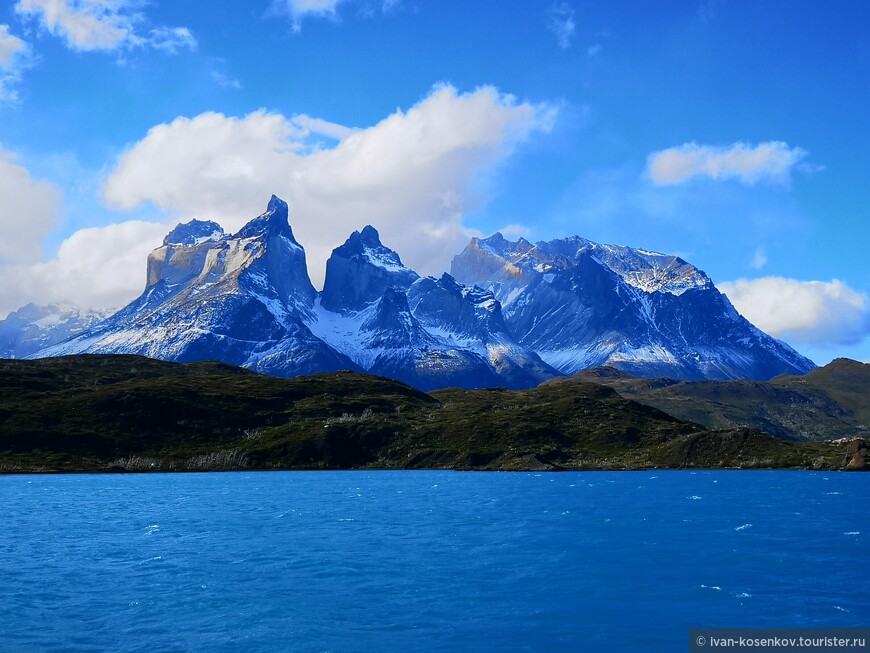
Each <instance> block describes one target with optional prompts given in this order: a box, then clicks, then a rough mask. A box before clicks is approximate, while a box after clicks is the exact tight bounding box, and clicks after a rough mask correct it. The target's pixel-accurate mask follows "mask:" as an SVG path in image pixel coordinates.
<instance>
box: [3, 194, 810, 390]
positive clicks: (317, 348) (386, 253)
mask: <svg viewBox="0 0 870 653" xmlns="http://www.w3.org/2000/svg"><path fill="white" fill-rule="evenodd" d="M0 326H2V323H0ZM27 353H28V354H31V356H32V357H47V356H58V355H66V354H81V353H101V354H109V353H112V354H140V355H145V356H149V357H152V358H159V359H164V360H170V361H182V362H183V361H195V360H206V359H211V360H219V361H223V362H226V363H231V364H235V365H241V366H244V367H247V368H250V369H253V370H256V371H259V372H263V373H267V374H271V375H275V376H284V377H293V376H298V375H302V374H310V373H314V372H325V371H335V370H341V369H345V370H353V371H366V372H369V373H373V374H377V375H381V376H386V377H390V378H393V379H397V380H400V381H403V382H405V383H408V384H410V385H413V386H415V387H417V388H420V389H422V390H431V389H435V388H442V387H449V386H458V387H465V388H479V387H508V388H529V387H533V386H536V385H538V384H540V383H541V382H543V381H545V380H547V379H550V378H552V377H554V376H559V375H563V374H572V373H574V372H576V371H577V370H579V369H584V368H588V367H594V366H599V365H605V364H606V365H611V366H614V367H617V368H620V369H623V370H626V371H630V372H632V373H634V374H640V375H656V376H669V377H673V378H683V379H702V378H712V379H733V378H752V379H768V378H771V377H773V376H775V375H777V374H782V373H790V374H802V373H805V372H807V371H809V370H810V369H812V368H813V367H814V365H813V364H812V362H810V361H809V360H807V359H806V358H804V357H802V356H800V355H799V354H797V353H796V352H795V351H794V350H792V349H791V348H789V347H788V346H787V345H785V344H784V343H782V342H780V341H778V340H775V339H774V338H771V337H770V336H768V335H766V334H764V333H762V332H761V331H759V330H758V329H757V328H755V327H754V326H753V325H751V324H750V323H749V322H748V321H747V320H745V319H744V318H743V317H741V316H740V315H739V314H738V313H737V311H735V310H734V308H733V307H732V306H731V303H730V302H729V301H728V299H727V297H725V296H724V295H722V294H721V293H719V291H718V290H716V288H715V286H714V285H713V283H712V281H710V279H709V278H708V277H707V276H706V275H705V274H704V273H703V272H701V271H700V270H698V269H697V268H695V267H694V266H692V265H690V264H689V263H687V262H685V261H683V260H682V259H679V258H677V257H674V256H667V255H664V254H657V253H653V252H647V251H644V250H638V249H631V248H628V247H614V246H610V245H600V244H597V243H592V242H591V241H587V240H584V239H581V238H576V237H575V238H570V239H565V240H556V241H550V242H542V243H538V244H536V245H533V244H532V243H529V242H528V241H525V240H523V239H520V240H519V241H517V242H511V241H508V240H506V239H505V238H503V237H502V236H501V235H500V234H496V235H495V236H492V237H490V238H487V239H476V238H475V239H472V241H471V244H470V245H469V246H468V247H467V248H466V249H465V251H463V252H462V253H461V254H460V255H458V256H457V257H456V258H455V259H454V262H453V268H452V274H444V275H442V276H441V277H440V278H436V277H421V276H420V275H419V274H417V273H416V272H415V271H413V270H411V269H410V268H408V267H407V266H405V265H404V264H403V263H402V261H401V258H400V257H399V255H398V254H397V253H396V252H395V251H393V250H391V249H389V248H388V247H387V246H385V245H384V244H383V243H381V241H380V235H379V234H378V232H377V230H376V229H374V228H373V227H371V226H366V227H365V228H364V229H362V231H358V232H357V231H355V232H354V233H353V234H351V236H350V237H349V238H348V239H347V241H346V242H345V243H344V244H343V245H342V246H340V247H338V248H336V249H335V250H334V251H333V253H332V256H331V257H330V259H329V261H328V262H327V266H326V278H325V282H324V287H323V290H322V291H321V292H317V291H316V290H315V288H314V286H313V285H312V284H311V281H310V279H309V277H308V272H307V267H306V262H305V250H304V249H303V247H302V245H301V244H300V243H298V242H297V241H296V239H295V237H294V236H293V230H292V228H291V226H290V223H289V216H288V208H287V204H286V203H285V202H284V201H283V200H281V199H279V198H277V197H274V196H273V197H272V198H271V200H270V201H269V204H268V206H267V209H266V211H265V212H264V213H263V214H262V215H260V216H258V217H256V218H254V219H253V220H251V221H250V222H249V223H248V224H246V225H245V226H244V227H243V228H242V229H241V230H239V231H238V232H237V233H235V234H226V233H224V231H223V229H222V228H221V227H220V225H218V224H216V223H214V222H210V221H201V220H192V221H190V222H188V223H186V224H181V225H178V226H177V227H176V228H175V229H173V230H172V231H171V232H170V233H169V234H168V235H167V236H166V238H165V239H164V242H163V244H162V245H161V246H160V247H158V248H157V249H156V250H154V251H153V252H152V253H151V254H150V256H149V257H148V270H147V285H146V288H145V290H144V292H143V293H142V295H141V296H140V297H138V298H137V299H136V300H135V301H133V302H132V303H131V304H129V305H128V306H126V307H125V308H123V309H122V310H121V311H119V312H117V313H115V314H114V315H112V316H110V317H108V318H106V319H104V320H102V321H98V322H96V323H95V324H91V325H89V328H85V329H84V330H82V331H81V332H79V333H75V334H73V335H71V337H69V338H67V339H66V340H64V341H63V342H60V343H57V344H51V343H50V346H47V347H44V348H41V349H39V351H37V352H35V353H33V352H27Z"/></svg>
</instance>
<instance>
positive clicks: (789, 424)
mask: <svg viewBox="0 0 870 653" xmlns="http://www.w3.org/2000/svg"><path fill="white" fill-rule="evenodd" d="M571 379H572V380H574V381H582V382H592V383H599V384H602V385H604V386H607V387H610V388H613V389H614V390H616V391H617V392H619V394H620V395H622V396H623V397H626V398H629V399H634V400H635V401H639V402H641V403H643V404H646V405H648V406H654V407H656V408H659V409H660V410H663V411H665V412H667V413H669V414H671V415H674V416H675V417H679V418H680V419H684V420H691V421H694V422H697V423H699V424H703V425H704V426H706V427H707V428H712V429H732V428H743V427H748V428H753V429H757V430H759V431H764V432H765V433H769V434H771V435H775V436H777V437H779V438H785V439H792V440H831V439H836V438H844V437H845V438H854V437H867V436H868V435H870V364H867V363H859V362H856V361H853V360H849V359H846V358H838V359H837V360H835V361H833V362H831V363H829V364H828V365H825V366H824V367H820V368H817V369H815V370H813V371H811V372H810V373H809V374H806V375H804V376H792V375H785V374H784V375H780V376H777V377H775V378H774V379H771V380H770V381H768V382H764V383H762V382H757V381H688V382H686V381H676V380H673V379H665V378H659V379H641V378H638V377H635V376H632V375H630V374H626V373H625V372H620V371H619V370H615V369H613V368H597V369H592V370H584V371H581V372H579V373H577V374H575V375H574V376H573V377H571ZM566 380H567V379H554V380H552V381H550V382H549V383H556V382H560V381H566Z"/></svg>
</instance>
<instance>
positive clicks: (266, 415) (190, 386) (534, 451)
mask: <svg viewBox="0 0 870 653" xmlns="http://www.w3.org/2000/svg"><path fill="white" fill-rule="evenodd" d="M822 376H824V375H822ZM820 378H821V377H820ZM843 392H844V393H845V392H846V390H843ZM844 453H845V447H844V445H842V444H830V443H810V444H796V443H790V442H786V441H784V440H781V439H776V438H772V437H770V436H768V435H765V434H762V433H759V432H758V431H755V430H752V429H726V430H721V429H720V430H707V429H705V428H704V427H702V426H700V425H698V424H696V423H692V422H691V421H687V420H684V419H678V418H675V417H672V416H671V415H668V414H666V413H664V412H662V411H661V410H659V409H657V408H654V407H650V406H647V405H644V404H641V403H638V402H636V401H633V400H630V399H626V398H623V397H622V396H620V395H619V394H618V393H617V392H616V391H615V390H614V389H612V388H608V387H606V386H604V385H601V384H599V383H588V382H584V381H581V380H579V379H575V380H574V381H572V382H566V383H561V384H555V383H553V384H544V385H542V386H540V387H538V388H535V389H531V390H500V389H490V390H462V389H455V388H454V389H447V390H441V391H437V392H433V393H431V394H424V393H423V392H420V391H418V390H415V389H414V388H412V387H410V386H408V385H405V384H403V383H400V382H397V381H392V380H389V379H385V378H382V377H374V376H369V375H365V374H358V373H353V372H344V371H339V372H330V373H322V374H315V375H312V376H305V377H297V378H294V379H282V378H275V377H270V376H263V375H260V374H257V373H254V372H251V371H249V370H245V369H242V368H238V367H233V366H229V365H225V364H223V363H215V362H198V363H185V364H182V363H168V362H162V361H158V360H154V359H149V358H144V357H140V356H132V355H116V356H110V355H79V356H69V357H61V358H47V359H40V360H34V361H19V360H3V361H0V472H7V473H8V472H26V471H42V472H46V471H171V470H175V471H187V470H214V469H350V468H453V469H624V468H628V469H637V468H647V467H799V468H806V467H811V466H815V467H816V468H839V467H842V466H843V464H844V460H843V456H844Z"/></svg>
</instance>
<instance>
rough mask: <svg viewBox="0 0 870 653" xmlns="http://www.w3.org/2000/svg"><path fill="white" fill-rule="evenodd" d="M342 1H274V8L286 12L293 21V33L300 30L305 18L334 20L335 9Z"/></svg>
mask: <svg viewBox="0 0 870 653" xmlns="http://www.w3.org/2000/svg"><path fill="white" fill-rule="evenodd" d="M343 2H344V0H275V4H274V6H275V8H276V9H278V10H281V11H286V12H288V13H289V14H290V17H291V18H292V19H293V31H294V32H299V31H300V30H301V29H302V19H303V18H305V17H307V16H321V17H330V18H335V17H336V16H337V15H338V14H337V11H336V9H337V8H338V5H339V4H341V3H343Z"/></svg>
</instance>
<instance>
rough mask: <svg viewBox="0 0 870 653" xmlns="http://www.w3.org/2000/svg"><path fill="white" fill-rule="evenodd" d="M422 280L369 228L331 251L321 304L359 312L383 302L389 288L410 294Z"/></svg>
mask: <svg viewBox="0 0 870 653" xmlns="http://www.w3.org/2000/svg"><path fill="white" fill-rule="evenodd" d="M419 276H420V275H418V274H417V273H416V272H414V271H413V270H411V269H410V268H408V267H405V266H404V265H403V264H402V260H401V259H400V258H399V255H398V254H397V253H396V252H395V251H393V250H392V249H390V248H389V247H386V246H384V245H383V244H382V243H381V239H380V235H379V234H378V232H377V230H376V229H375V228H374V227H372V226H371V225H369V226H366V227H365V228H364V229H363V230H362V231H361V232H360V231H354V232H353V233H352V234H351V235H350V237H349V238H348V239H347V240H346V241H345V243H344V244H343V245H341V246H340V247H336V248H335V249H334V250H332V255H331V256H330V257H329V260H328V261H327V262H326V278H325V280H324V283H323V293H322V294H321V304H322V305H323V307H324V308H326V309H328V310H331V311H338V312H348V311H358V310H360V309H362V308H363V307H364V306H366V305H367V304H371V303H372V302H374V301H377V300H378V299H380V298H381V297H382V296H383V295H384V292H385V291H386V290H387V289H388V288H394V287H395V288H401V289H402V290H407V289H408V288H409V287H410V285H411V284H412V283H414V281H416V280H417V279H418V278H419Z"/></svg>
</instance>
